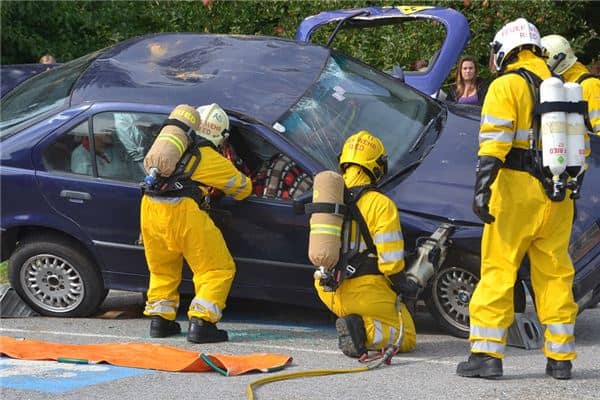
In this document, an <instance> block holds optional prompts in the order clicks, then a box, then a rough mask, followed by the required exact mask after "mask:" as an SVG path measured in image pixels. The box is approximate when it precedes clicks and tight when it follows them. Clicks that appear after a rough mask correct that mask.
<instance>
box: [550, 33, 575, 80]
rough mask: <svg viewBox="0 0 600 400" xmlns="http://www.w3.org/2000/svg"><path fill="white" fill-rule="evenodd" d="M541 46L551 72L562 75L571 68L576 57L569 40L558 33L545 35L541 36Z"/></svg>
mask: <svg viewBox="0 0 600 400" xmlns="http://www.w3.org/2000/svg"><path fill="white" fill-rule="evenodd" d="M542 47H543V48H544V52H545V54H544V55H545V56H546V57H548V58H547V59H546V63H547V64H548V67H550V70H552V72H555V73H557V74H559V75H562V74H563V73H564V72H565V71H566V70H568V69H569V68H571V67H572V66H573V64H575V61H577V57H575V54H574V53H573V49H571V45H570V44H569V41H568V40H567V39H565V38H564V37H562V36H560V35H547V36H544V37H543V38H542Z"/></svg>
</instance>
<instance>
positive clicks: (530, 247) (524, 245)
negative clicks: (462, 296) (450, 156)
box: [469, 168, 577, 360]
mask: <svg viewBox="0 0 600 400" xmlns="http://www.w3.org/2000/svg"><path fill="white" fill-rule="evenodd" d="M490 212H491V214H492V215H494V216H495V217H496V221H495V222H493V223H491V224H486V225H485V227H484V229H483V238H482V243H481V280H480V282H479V284H478V285H477V288H476V289H475V292H474V293H473V298H472V299H471V302H470V304H469V314H470V320H471V331H470V337H469V340H470V341H471V351H472V352H474V353H487V354H491V355H493V356H495V357H498V358H502V357H503V356H504V348H505V345H506V334H507V329H508V327H509V326H510V325H511V324H512V322H513V319H514V304H513V287H514V285H515V281H516V277H517V272H518V270H519V266H520V265H521V260H522V259H523V257H524V256H525V254H527V255H528V257H529V261H530V264H531V283H532V285H533V291H534V297H535V305H536V310H537V314H538V317H539V320H540V322H541V323H542V324H543V325H545V326H546V330H545V334H544V336H545V345H544V349H543V351H544V354H545V355H546V357H549V358H552V359H555V360H572V359H574V358H575V357H576V354H575V337H574V329H575V318H576V316H577V304H576V303H575V301H574V300H573V276H574V267H573V263H572V262H571V258H570V257H569V254H568V250H567V249H568V245H569V238H570V236H571V225H572V221H573V201H572V200H570V199H569V193H567V196H566V199H565V200H563V201H559V202H553V201H551V200H550V199H549V198H548V197H547V196H546V194H545V193H544V190H543V187H542V185H541V183H540V182H539V180H537V179H536V178H535V177H533V176H532V175H530V174H529V173H527V172H523V171H515V170H511V169H507V168H502V169H501V170H500V172H499V174H498V177H497V179H496V181H495V182H494V184H493V185H492V197H491V200H490Z"/></svg>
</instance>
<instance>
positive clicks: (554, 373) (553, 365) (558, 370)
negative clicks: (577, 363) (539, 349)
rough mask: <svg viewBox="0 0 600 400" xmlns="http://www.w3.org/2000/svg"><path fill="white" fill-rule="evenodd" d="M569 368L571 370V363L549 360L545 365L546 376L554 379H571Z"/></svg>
mask: <svg viewBox="0 0 600 400" xmlns="http://www.w3.org/2000/svg"><path fill="white" fill-rule="evenodd" d="M571 368H573V364H572V363H571V361H568V360H567V361H558V360H553V359H552V358H549V359H548V363H547V364H546V375H549V376H551V377H553V378H554V379H571Z"/></svg>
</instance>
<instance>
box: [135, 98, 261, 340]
mask: <svg viewBox="0 0 600 400" xmlns="http://www.w3.org/2000/svg"><path fill="white" fill-rule="evenodd" d="M228 129H229V119H228V117H227V114H226V113H225V111H223V109H222V108H221V107H219V106H218V105H217V104H211V105H209V106H202V107H199V108H198V109H194V108H193V107H191V106H188V105H179V106H177V107H175V109H174V110H173V111H172V112H171V114H170V115H169V118H168V119H167V120H166V121H165V122H164V125H163V127H162V129H161V131H160V133H159V135H158V137H157V138H156V140H155V142H154V144H153V145H152V148H151V149H150V151H149V152H148V154H147V155H146V157H145V159H144V167H145V169H146V171H147V172H148V173H149V175H148V176H147V177H146V178H147V179H146V181H145V183H143V184H142V189H143V192H144V195H143V197H142V203H141V230H142V240H143V243H144V251H145V255H146V261H147V263H148V269H149V270H150V284H149V288H148V301H147V302H146V308H145V310H144V314H145V315H148V316H151V317H152V321H151V323H150V336H151V337H166V336H171V335H176V334H179V333H180V331H181V328H180V326H179V324H178V323H177V322H175V317H176V314H177V308H178V307H179V293H178V287H179V283H180V281H181V270H182V263H183V259H184V258H185V260H186V262H187V263H188V265H189V266H190V269H191V270H192V272H193V282H194V289H195V297H194V299H193V300H192V302H191V304H190V307H189V310H188V317H189V329H188V333H187V340H188V341H190V342H194V343H209V342H221V341H226V340H228V336H227V332H226V331H224V330H221V329H217V327H216V322H218V321H219V320H220V319H221V315H222V311H223V309H224V308H225V301H226V299H227V296H228V294H229V290H230V288H231V283H232V281H233V278H234V275H235V264H234V262H233V258H232V257H231V254H230V253H229V250H228V249H227V246H226V244H225V241H224V240H223V236H222V234H221V232H220V231H219V229H218V228H217V227H216V226H215V224H214V223H213V221H212V219H211V218H210V216H209V215H208V213H207V211H206V196H207V193H206V190H205V189H204V187H214V188H217V189H219V190H222V191H223V192H224V193H225V194H226V195H230V196H233V197H234V198H235V199H236V200H242V199H244V198H246V197H247V196H248V195H250V193H251V191H252V184H251V182H250V180H249V179H248V178H247V177H246V176H245V175H243V174H242V173H241V172H239V171H238V170H237V169H236V168H235V167H234V166H233V164H232V163H231V162H230V161H229V160H227V159H226V158H225V157H223V156H222V155H221V154H220V153H219V152H218V148H217V146H219V145H220V144H221V142H222V141H223V135H224V134H225V133H226V132H227V130H228Z"/></svg>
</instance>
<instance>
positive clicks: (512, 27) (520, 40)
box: [490, 18, 542, 71]
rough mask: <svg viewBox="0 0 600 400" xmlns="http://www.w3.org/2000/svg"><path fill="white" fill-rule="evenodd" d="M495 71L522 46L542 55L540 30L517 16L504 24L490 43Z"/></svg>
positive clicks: (500, 68)
mask: <svg viewBox="0 0 600 400" xmlns="http://www.w3.org/2000/svg"><path fill="white" fill-rule="evenodd" d="M490 46H492V53H493V59H494V67H495V68H496V71H500V70H502V68H503V67H504V63H505V62H506V61H507V60H508V59H509V56H510V55H512V54H513V53H514V52H515V51H519V50H521V48H523V46H526V48H529V49H530V50H532V51H533V52H535V53H536V54H538V55H540V56H541V55H542V44H541V42H540V32H539V31H538V30H537V28H536V27H535V25H533V24H532V23H531V22H529V21H527V20H526V19H525V18H518V19H516V20H514V21H511V22H509V23H508V24H506V25H504V26H503V27H502V28H501V29H500V30H499V31H498V33H496V36H494V41H493V42H492V43H490Z"/></svg>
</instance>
